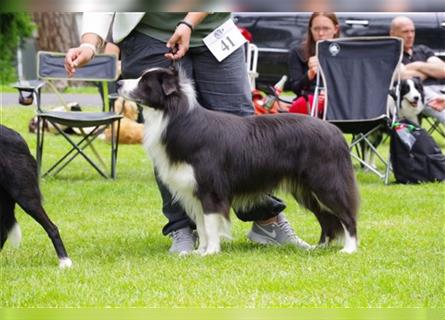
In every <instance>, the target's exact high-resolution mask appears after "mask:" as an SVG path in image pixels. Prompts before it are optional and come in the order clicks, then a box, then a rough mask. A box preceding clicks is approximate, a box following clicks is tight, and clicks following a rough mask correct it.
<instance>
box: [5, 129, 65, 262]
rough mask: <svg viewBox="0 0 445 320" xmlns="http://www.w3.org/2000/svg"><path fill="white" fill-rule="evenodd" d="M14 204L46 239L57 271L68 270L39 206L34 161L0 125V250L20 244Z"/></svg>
mask: <svg viewBox="0 0 445 320" xmlns="http://www.w3.org/2000/svg"><path fill="white" fill-rule="evenodd" d="M16 204H18V205H19V206H20V207H21V208H22V209H23V210H24V211H25V212H26V213H28V214H29V215H30V216H31V217H32V218H33V219H34V220H35V221H37V223H39V224H40V225H41V226H42V227H43V229H45V231H46V233H47V234H48V236H49V237H50V239H51V241H52V243H53V245H54V248H55V249H56V253H57V256H58V257H59V266H60V267H61V268H65V267H71V265H72V262H71V259H70V258H69V257H68V255H67V253H66V250H65V246H64V245H63V242H62V239H61V238H60V234H59V231H58V229H57V226H56V225H55V224H54V223H53V222H51V220H50V219H49V217H48V216H47V214H46V212H45V209H44V208H43V206H42V196H41V193H40V188H39V183H38V176H37V162H36V160H35V159H34V158H33V156H32V155H31V153H30V151H29V148H28V145H27V144H26V142H25V140H24V139H23V138H22V137H21V136H20V135H19V134H18V133H17V132H16V131H14V130H11V129H9V128H7V127H5V126H3V125H0V250H1V249H2V248H3V246H4V244H5V242H6V240H9V241H10V242H11V244H12V245H14V246H16V247H17V246H18V245H19V244H20V241H21V238H22V234H21V231H20V227H19V225H18V223H17V220H16V218H15V213H14V208H15V205H16Z"/></svg>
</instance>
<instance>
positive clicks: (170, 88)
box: [161, 73, 178, 96]
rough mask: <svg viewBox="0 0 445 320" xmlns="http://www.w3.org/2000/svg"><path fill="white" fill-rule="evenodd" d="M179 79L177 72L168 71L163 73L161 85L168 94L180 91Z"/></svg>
mask: <svg viewBox="0 0 445 320" xmlns="http://www.w3.org/2000/svg"><path fill="white" fill-rule="evenodd" d="M177 79H178V77H177V73H172V74H170V73H166V74H164V75H163V77H162V80H161V81H162V83H161V87H162V91H163V92H164V94H165V95H166V96H169V95H171V94H172V93H175V92H177V91H178V85H177Z"/></svg>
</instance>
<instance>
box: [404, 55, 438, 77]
mask: <svg viewBox="0 0 445 320" xmlns="http://www.w3.org/2000/svg"><path fill="white" fill-rule="evenodd" d="M406 71H407V72H412V73H420V74H423V75H424V77H423V78H428V77H429V78H434V79H445V62H443V61H442V60H440V59H439V58H438V57H435V56H434V57H430V58H429V59H428V60H427V61H425V62H424V61H415V62H412V63H409V64H407V65H406Z"/></svg>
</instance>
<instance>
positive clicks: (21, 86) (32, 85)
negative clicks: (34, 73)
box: [11, 80, 45, 92]
mask: <svg viewBox="0 0 445 320" xmlns="http://www.w3.org/2000/svg"><path fill="white" fill-rule="evenodd" d="M44 85H45V82H44V81H40V80H22V81H18V82H16V83H13V84H12V85H11V86H12V87H13V88H16V89H18V90H19V91H27V92H30V91H36V90H38V89H40V88H41V87H43V86H44Z"/></svg>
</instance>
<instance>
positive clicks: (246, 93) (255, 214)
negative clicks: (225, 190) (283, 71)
mask: <svg viewBox="0 0 445 320" xmlns="http://www.w3.org/2000/svg"><path fill="white" fill-rule="evenodd" d="M120 48H121V61H122V77H123V78H124V79H125V78H138V77H139V76H140V75H141V74H142V73H143V72H144V70H146V69H149V68H153V67H168V66H170V64H171V62H170V61H169V60H167V59H166V58H165V57H164V54H165V53H166V52H167V51H168V48H167V47H166V46H165V43H164V42H162V41H159V40H157V39H154V38H151V37H149V36H147V35H145V34H142V33H140V32H138V31H133V32H132V33H131V34H130V35H129V36H128V37H127V38H126V39H125V40H124V41H123V42H122V43H121V44H120ZM178 63H179V65H180V67H181V68H182V69H183V70H185V72H186V74H187V76H188V77H190V78H192V79H193V81H194V82H195V90H196V94H197V100H198V102H199V103H200V104H201V105H202V106H204V107H205V108H208V109H211V110H215V111H221V112H227V113H232V114H236V115H239V116H247V115H252V114H253V106H252V100H251V93H250V86H249V79H248V75H247V69H246V64H245V62H244V47H240V48H239V49H238V50H236V51H235V52H234V53H232V54H231V55H230V56H228V57H227V58H226V59H224V60H223V61H221V62H218V60H216V58H215V57H214V56H213V55H212V54H211V52H210V51H209V50H208V49H207V47H205V46H201V47H193V48H190V49H189V51H188V52H187V54H186V55H185V56H184V57H183V58H182V59H181V60H180V62H178ZM156 181H157V183H158V186H159V191H160V192H161V196H162V201H163V206H162V212H163V213H164V215H165V216H166V217H167V219H168V223H167V224H166V225H165V226H164V228H163V230H162V233H163V234H164V235H166V234H169V233H170V232H171V231H174V230H178V229H180V228H183V227H186V226H191V227H192V228H193V227H194V224H193V222H192V221H191V220H190V218H189V217H188V216H187V214H186V213H185V211H184V209H183V208H182V207H181V205H180V204H179V203H177V202H174V201H173V200H172V196H171V194H170V192H169V191H168V189H167V188H166V186H165V185H163V183H162V182H161V181H160V180H159V178H158V177H157V175H156ZM285 207H286V206H285V205H284V203H283V202H282V201H281V200H280V199H278V198H275V197H272V196H270V197H268V198H267V201H266V202H265V203H263V204H261V205H257V206H255V207H254V208H253V209H252V210H249V212H243V211H236V212H235V213H236V215H237V216H238V218H239V219H241V220H243V221H255V220H264V219H268V218H271V217H274V216H276V215H278V214H279V213H280V212H281V211H282V210H284V208H285Z"/></svg>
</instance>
